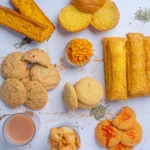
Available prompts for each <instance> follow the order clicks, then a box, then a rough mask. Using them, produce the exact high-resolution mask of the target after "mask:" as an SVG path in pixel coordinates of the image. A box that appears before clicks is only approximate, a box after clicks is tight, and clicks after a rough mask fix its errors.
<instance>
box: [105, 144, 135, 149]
mask: <svg viewBox="0 0 150 150" xmlns="http://www.w3.org/2000/svg"><path fill="white" fill-rule="evenodd" d="M107 150H133V148H132V147H127V146H124V145H122V144H121V143H119V144H117V145H116V146H114V147H111V148H107Z"/></svg>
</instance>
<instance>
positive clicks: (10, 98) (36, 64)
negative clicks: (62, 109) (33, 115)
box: [0, 49, 60, 110]
mask: <svg viewBox="0 0 150 150" xmlns="http://www.w3.org/2000/svg"><path fill="white" fill-rule="evenodd" d="M28 63H30V64H32V67H31V68H28ZM1 71H2V75H3V76H4V77H5V78H6V80H5V81H4V83H3V85H2V87H1V89H0V96H1V97H2V99H3V101H4V102H5V103H6V104H7V105H8V106H9V107H10V108H17V107H19V106H21V105H22V104H25V105H26V106H27V107H28V108H29V109H32V110H39V109H42V108H43V107H44V106H45V105H46V103H47V100H48V93H47V90H51V89H54V88H56V87H57V86H58V84H59V82H60V75H59V72H58V70H57V69H56V67H55V66H54V65H52V64H51V63H50V58H49V56H48V54H47V53H46V52H45V51H43V50H40V49H32V50H29V51H27V52H26V53H22V52H13V53H11V54H9V55H8V56H7V57H6V58H5V59H4V60H3V63H2V68H1Z"/></svg>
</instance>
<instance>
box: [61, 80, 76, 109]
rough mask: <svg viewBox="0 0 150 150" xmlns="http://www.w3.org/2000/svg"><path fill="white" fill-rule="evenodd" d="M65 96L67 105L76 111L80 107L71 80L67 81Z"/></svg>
mask: <svg viewBox="0 0 150 150" xmlns="http://www.w3.org/2000/svg"><path fill="white" fill-rule="evenodd" d="M63 97H64V102H65V104H66V106H67V107H68V108H69V109H70V110H72V111H74V110H76V109H77V107H78V100H77V95H76V92H75V89H74V87H73V86H72V84H71V83H69V82H67V83H66V84H65V86H64V91H63Z"/></svg>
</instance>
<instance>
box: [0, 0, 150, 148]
mask: <svg viewBox="0 0 150 150" xmlns="http://www.w3.org/2000/svg"><path fill="white" fill-rule="evenodd" d="M36 2H37V4H38V5H39V7H40V8H41V9H42V10H43V11H44V12H45V14H46V15H47V16H48V17H49V18H50V19H51V21H53V22H54V24H55V26H56V30H55V32H54V34H53V35H52V37H51V39H50V40H49V41H48V42H44V43H42V44H38V43H32V44H30V45H26V46H24V47H23V48H22V49H20V50H19V51H22V52H24V51H26V50H29V49H31V48H41V49H44V50H45V51H47V52H48V53H49V56H50V58H51V60H52V63H53V64H57V66H59V65H60V58H63V57H64V49H65V46H66V44H67V43H68V42H69V41H70V40H71V39H72V38H75V37H77V38H87V39H89V40H90V41H91V42H92V43H93V45H94V47H95V50H96V54H95V56H96V57H93V59H92V61H91V62H90V63H89V64H87V65H86V66H84V67H83V68H82V69H81V68H71V67H70V66H68V64H66V63H65V66H66V67H67V69H61V71H60V73H61V83H60V85H59V87H58V88H56V89H54V90H52V91H50V92H49V101H48V104H47V105H46V107H45V108H43V109H42V110H40V111H36V114H37V115H38V116H39V118H40V120H41V129H40V131H39V132H38V134H37V135H36V137H35V138H34V140H33V141H32V142H31V143H30V144H28V145H26V146H23V147H16V146H12V145H9V144H8V143H7V142H6V141H5V139H4V138H3V135H2V126H3V122H4V121H5V119H6V118H4V119H3V120H1V121H0V150H30V149H31V150H49V149H50V147H49V144H48V136H49V130H50V128H51V127H55V126H56V125H58V124H60V125H61V124H62V123H64V122H66V121H67V122H68V121H69V122H70V123H72V125H74V126H79V127H78V128H76V129H77V130H78V132H79V134H80V138H81V142H82V147H81V150H100V149H101V150H103V149H104V148H102V147H100V146H98V145H97V143H96V141H95V137H94V130H95V126H96V124H97V123H98V122H97V121H96V120H95V119H94V118H93V117H89V116H88V114H89V111H83V110H79V109H78V110H77V112H69V111H68V110H67V109H66V108H65V106H64V103H63V99H62V90H63V86H64V84H65V83H66V82H67V81H70V82H71V83H72V84H74V83H75V82H76V81H78V80H79V79H80V78H81V77H84V76H92V77H95V78H96V79H98V80H99V81H100V82H101V83H102V85H103V87H104V72H103V63H100V60H101V59H102V57H103V50H102V43H101V39H102V37H107V36H121V37H125V35H126V33H128V32H142V33H144V34H145V35H150V23H146V24H143V23H140V22H139V21H135V20H134V14H135V12H136V11H137V10H138V9H139V7H142V8H144V7H150V1H149V0H115V3H116V4H117V6H118V8H119V11H120V22H119V24H118V26H117V27H116V28H115V29H113V30H111V31H107V32H98V31H96V30H95V29H93V28H92V27H89V28H87V29H86V30H84V31H82V32H80V33H68V32H66V31H65V30H64V29H62V28H61V27H60V25H59V24H58V21H57V16H58V14H59V12H60V10H61V9H62V8H63V7H65V6H66V5H67V4H69V2H70V1H69V0H36ZM0 4H1V5H4V6H8V7H10V8H12V6H11V4H10V3H9V0H0ZM22 38H23V36H22V35H20V34H18V33H16V32H14V31H12V30H10V29H8V28H5V27H2V26H0V61H2V58H3V57H5V56H6V55H8V54H9V53H11V52H14V51H18V50H17V49H16V48H15V47H14V46H13V44H15V43H18V42H20V41H21V39H22ZM1 57H2V58H1ZM95 59H97V61H95ZM58 69H59V70H60V67H58ZM2 82H3V78H2V77H1V76H0V84H2ZM104 99H105V98H103V101H102V104H104V103H105V100H104ZM108 103H109V105H110V108H111V114H110V113H108V114H107V117H108V118H112V117H113V116H114V114H116V113H118V112H119V111H120V109H121V108H122V107H123V106H126V105H128V106H130V107H132V108H133V109H134V110H135V111H136V114H137V120H138V121H139V122H140V124H141V125H142V128H143V140H142V142H141V143H140V144H139V145H138V146H136V147H135V150H149V149H150V142H149V141H150V98H149V97H146V98H144V97H142V98H137V99H130V100H128V101H121V102H118V101H117V102H108ZM25 110H26V108H25V107H24V106H22V107H20V108H18V109H9V108H8V107H7V106H6V105H5V104H4V103H3V102H2V101H0V116H1V115H3V114H13V113H16V112H22V111H25Z"/></svg>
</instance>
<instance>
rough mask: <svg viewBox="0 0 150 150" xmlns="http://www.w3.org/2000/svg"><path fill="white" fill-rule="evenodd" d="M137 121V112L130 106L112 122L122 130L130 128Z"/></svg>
mask: <svg viewBox="0 0 150 150" xmlns="http://www.w3.org/2000/svg"><path fill="white" fill-rule="evenodd" d="M135 123H136V114H135V112H134V110H133V109H132V108H130V107H127V106H126V107H124V108H123V109H122V110H121V112H120V113H119V114H118V115H117V117H116V118H115V119H114V120H113V121H112V124H113V125H114V126H115V127H117V128H118V129H120V130H129V129H131V128H132V127H133V126H134V125H135Z"/></svg>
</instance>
